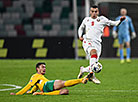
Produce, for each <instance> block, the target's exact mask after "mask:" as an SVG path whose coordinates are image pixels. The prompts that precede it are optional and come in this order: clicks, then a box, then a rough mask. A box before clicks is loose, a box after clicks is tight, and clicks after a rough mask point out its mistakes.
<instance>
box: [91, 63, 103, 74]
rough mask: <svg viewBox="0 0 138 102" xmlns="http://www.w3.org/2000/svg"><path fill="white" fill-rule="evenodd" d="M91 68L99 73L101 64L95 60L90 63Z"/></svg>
mask: <svg viewBox="0 0 138 102" xmlns="http://www.w3.org/2000/svg"><path fill="white" fill-rule="evenodd" d="M91 70H92V71H93V72H94V73H99V72H100V71H101V70H102V64H101V63H99V62H95V63H94V64H92V65H91Z"/></svg>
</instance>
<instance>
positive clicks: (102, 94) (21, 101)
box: [0, 59, 138, 102]
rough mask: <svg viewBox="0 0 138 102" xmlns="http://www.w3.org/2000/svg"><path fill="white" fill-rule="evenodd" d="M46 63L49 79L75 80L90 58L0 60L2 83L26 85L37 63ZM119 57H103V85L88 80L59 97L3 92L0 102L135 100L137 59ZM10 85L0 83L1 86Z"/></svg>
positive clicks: (0, 87)
mask: <svg viewBox="0 0 138 102" xmlns="http://www.w3.org/2000/svg"><path fill="white" fill-rule="evenodd" d="M39 61H41V62H46V67H47V69H46V75H45V76H46V77H47V78H48V79H50V80H53V79H61V80H70V79H75V78H76V77H77V74H78V73H79V67H80V66H81V65H84V66H87V65H88V61H87V60H67V59H64V60H59V59H57V60H0V85H1V84H13V85H19V86H22V87H23V86H25V84H27V82H28V81H29V79H30V77H31V75H32V74H33V73H35V64H36V63H37V62H39ZM119 61H120V60H119V59H101V60H100V62H101V63H102V65H103V69H102V71H101V72H100V73H98V74H96V77H97V78H98V79H100V80H101V84H100V85H96V84H93V83H92V82H88V83H87V84H85V85H84V84H79V85H76V86H73V87H68V88H67V89H69V91H70V94H69V95H58V96H32V95H18V96H11V95H9V94H10V92H17V91H18V89H16V90H9V91H0V101H1V102H136V101H137V100H138V87H137V85H138V80H137V78H138V65H137V64H138V59H132V62H131V63H130V64H129V63H124V64H120V63H119ZM4 88H11V87H9V86H5V87H4V86H0V89H4Z"/></svg>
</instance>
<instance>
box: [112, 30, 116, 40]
mask: <svg viewBox="0 0 138 102" xmlns="http://www.w3.org/2000/svg"><path fill="white" fill-rule="evenodd" d="M112 35H113V38H114V39H115V38H117V32H116V31H113V32H112Z"/></svg>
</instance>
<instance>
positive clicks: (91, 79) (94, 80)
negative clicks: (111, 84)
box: [89, 73, 101, 84]
mask: <svg viewBox="0 0 138 102" xmlns="http://www.w3.org/2000/svg"><path fill="white" fill-rule="evenodd" d="M89 81H92V82H93V83H95V84H100V83H101V82H100V80H98V79H97V78H96V77H95V73H93V75H92V76H91V77H90V78H89Z"/></svg>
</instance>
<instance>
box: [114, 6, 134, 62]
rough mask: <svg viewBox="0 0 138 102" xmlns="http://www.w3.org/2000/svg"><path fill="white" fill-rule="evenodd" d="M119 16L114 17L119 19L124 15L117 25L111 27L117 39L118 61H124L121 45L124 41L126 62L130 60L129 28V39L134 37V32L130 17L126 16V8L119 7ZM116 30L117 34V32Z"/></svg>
mask: <svg viewBox="0 0 138 102" xmlns="http://www.w3.org/2000/svg"><path fill="white" fill-rule="evenodd" d="M120 14H121V15H120V16H118V17H117V18H116V20H119V19H120V18H121V17H122V16H125V17H126V19H125V20H124V21H123V22H122V23H121V24H120V25H119V26H118V27H116V26H115V27H114V28H113V33H112V34H113V37H114V38H116V37H117V35H118V40H119V44H120V46H119V52H120V63H124V55H123V46H124V42H125V44H126V52H127V56H126V62H131V60H130V53H131V50H130V34H129V30H131V32H132V33H131V39H134V38H136V33H135V30H134V27H133V24H132V19H131V18H130V17H129V16H127V9H125V8H122V9H120ZM117 31H118V34H117Z"/></svg>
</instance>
